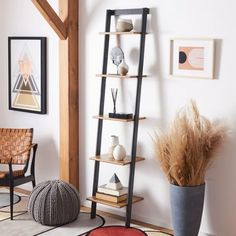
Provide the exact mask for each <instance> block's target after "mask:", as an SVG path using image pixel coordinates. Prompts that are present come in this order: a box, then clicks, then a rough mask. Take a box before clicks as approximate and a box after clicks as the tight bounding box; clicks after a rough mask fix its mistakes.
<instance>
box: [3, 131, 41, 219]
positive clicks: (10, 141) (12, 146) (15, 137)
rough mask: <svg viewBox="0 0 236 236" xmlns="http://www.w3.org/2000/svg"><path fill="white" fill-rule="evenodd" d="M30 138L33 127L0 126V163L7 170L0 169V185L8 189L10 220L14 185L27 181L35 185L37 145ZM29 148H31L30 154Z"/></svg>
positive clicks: (31, 137)
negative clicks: (5, 166) (6, 167)
mask: <svg viewBox="0 0 236 236" xmlns="http://www.w3.org/2000/svg"><path fill="white" fill-rule="evenodd" d="M32 139H33V129H8V128H0V164H1V165H8V170H7V171H0V186H7V187H9V189H10V211H11V220H12V219H13V194H14V187H15V186H18V185H21V184H24V183H27V182H32V185H33V187H34V186H35V174H34V172H35V171H34V170H35V167H34V166H35V155H36V150H37V146H38V145H37V144H35V143H32ZM31 149H33V153H32V155H31ZM29 163H31V164H30V170H29V171H27V170H28V167H29ZM16 167H18V168H17V169H16ZM19 168H20V169H19ZM28 172H29V173H28Z"/></svg>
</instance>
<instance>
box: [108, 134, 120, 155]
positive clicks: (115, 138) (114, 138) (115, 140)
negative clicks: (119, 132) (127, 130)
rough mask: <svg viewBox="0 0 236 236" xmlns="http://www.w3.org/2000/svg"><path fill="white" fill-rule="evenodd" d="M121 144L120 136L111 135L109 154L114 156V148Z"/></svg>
mask: <svg viewBox="0 0 236 236" xmlns="http://www.w3.org/2000/svg"><path fill="white" fill-rule="evenodd" d="M118 144H119V137H118V136H116V135H111V145H110V147H109V148H108V154H109V155H110V156H111V157H113V151H114V148H115V147H116V146H117V145H118Z"/></svg>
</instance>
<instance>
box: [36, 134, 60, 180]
mask: <svg viewBox="0 0 236 236" xmlns="http://www.w3.org/2000/svg"><path fill="white" fill-rule="evenodd" d="M58 156H59V153H58V150H57V147H56V144H55V141H54V140H53V139H52V138H44V139H42V140H40V141H38V150H37V155H36V166H35V174H36V184H38V183H40V182H42V181H45V180H51V179H52V178H53V179H58V178H59V161H58ZM52 170H53V171H55V172H54V173H53V172H52ZM39 176H40V177H41V178H39Z"/></svg>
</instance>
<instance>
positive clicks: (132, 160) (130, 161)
mask: <svg viewBox="0 0 236 236" xmlns="http://www.w3.org/2000/svg"><path fill="white" fill-rule="evenodd" d="M148 14H149V9H148V8H139V9H116V10H107V11H106V23H105V32H102V33H100V34H101V35H104V52H103V67H102V73H101V74H98V75H96V76H98V77H101V91H100V106H99V115H97V116H94V117H93V118H95V119H98V130H97V143H96V154H95V157H91V158H90V160H94V161H95V164H94V176H93V191H92V196H91V197H88V198H87V199H88V200H90V201H92V206H91V218H94V217H95V216H96V209H97V203H100V204H105V205H108V206H112V207H116V208H121V207H125V206H126V222H125V225H126V227H130V222H131V212H132V204H133V203H135V202H139V201H141V200H143V198H142V197H138V196H134V195H133V187H134V175H135V164H136V162H138V161H143V160H144V158H143V157H137V156H136V150H137V138H138V126H139V120H142V119H145V117H139V110H140V100H141V88H142V79H143V78H145V77H146V76H145V75H143V64H144V49H145V38H146V34H147V32H146V26H147V15H148ZM121 15H140V16H141V20H142V21H141V31H140V32H110V25H111V17H112V16H114V17H117V16H121ZM113 35H138V36H140V48H139V63H138V73H137V75H130V76H119V75H114V74H108V73H107V64H108V51H109V40H110V36H113ZM114 77H115V78H120V79H137V86H136V101H135V111H134V118H133V119H127V120H120V119H113V118H108V117H107V116H105V115H104V103H105V91H106V80H107V79H108V78H114ZM104 120H105V121H106V120H108V121H114V122H117V121H118V122H119V121H123V122H133V137H132V148H131V155H130V156H127V157H126V158H125V159H124V160H123V161H115V160H110V159H109V158H107V156H106V155H102V154H101V142H102V129H103V121H104ZM101 162H105V163H110V164H114V165H121V166H124V165H130V172H129V183H128V199H127V200H126V201H124V202H121V203H119V204H114V203H111V202H108V201H104V200H100V199H97V198H96V192H97V190H98V181H99V169H100V163H101Z"/></svg>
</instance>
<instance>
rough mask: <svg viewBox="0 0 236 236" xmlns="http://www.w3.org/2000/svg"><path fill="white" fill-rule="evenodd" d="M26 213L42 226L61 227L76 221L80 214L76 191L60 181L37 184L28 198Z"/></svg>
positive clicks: (78, 198)
mask: <svg viewBox="0 0 236 236" xmlns="http://www.w3.org/2000/svg"><path fill="white" fill-rule="evenodd" d="M28 212H29V213H30V215H31V216H32V217H33V218H34V220H35V221H37V222H39V223H41V224H43V225H50V226H56V225H63V224H66V223H69V222H72V221H74V220H76V219H77V217H78V215H79V212H80V197H79V193H78V191H77V190H76V189H75V188H74V187H73V186H72V185H70V184H68V183H66V182H64V181H61V180H53V181H45V182H42V183H40V184H38V185H37V186H36V187H35V188H34V189H33V191H32V193H31V194H30V196H29V201H28Z"/></svg>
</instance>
